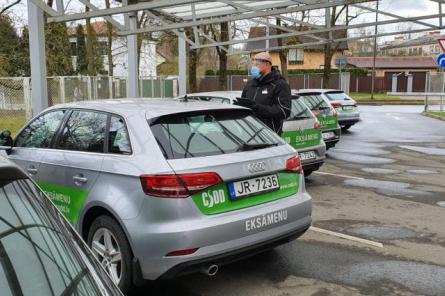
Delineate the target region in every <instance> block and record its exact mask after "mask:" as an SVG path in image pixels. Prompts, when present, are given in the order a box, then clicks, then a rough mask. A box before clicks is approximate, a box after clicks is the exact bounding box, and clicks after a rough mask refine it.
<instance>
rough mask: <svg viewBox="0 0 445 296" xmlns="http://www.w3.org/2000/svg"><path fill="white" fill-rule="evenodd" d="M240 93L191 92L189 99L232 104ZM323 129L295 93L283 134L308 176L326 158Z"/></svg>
mask: <svg viewBox="0 0 445 296" xmlns="http://www.w3.org/2000/svg"><path fill="white" fill-rule="evenodd" d="M240 96H241V92H240V91H214V92H202V93H195V94H190V95H188V99H197V100H200V101H207V102H217V103H223V104H231V103H232V102H233V101H234V100H235V99H236V98H237V97H240ZM321 128H322V127H321V124H320V122H319V121H318V119H317V118H316V117H315V115H314V114H313V113H312V112H311V110H310V109H309V107H307V106H306V105H305V104H304V103H303V102H302V100H300V97H298V96H292V110H291V114H290V116H289V118H288V119H286V121H284V123H283V133H282V135H281V137H282V138H283V139H284V140H285V141H286V142H287V143H288V144H289V145H291V146H292V147H293V148H295V150H297V151H298V155H299V156H300V158H301V162H302V163H303V169H304V175H305V177H308V176H309V175H310V174H312V172H314V171H316V170H318V169H319V168H320V167H321V166H322V165H323V163H324V161H325V159H326V145H325V143H324V141H323V138H322V133H321Z"/></svg>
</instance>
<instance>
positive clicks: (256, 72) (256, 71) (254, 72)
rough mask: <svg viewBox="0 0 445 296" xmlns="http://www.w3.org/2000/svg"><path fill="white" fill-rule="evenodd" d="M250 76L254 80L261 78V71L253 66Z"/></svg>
mask: <svg viewBox="0 0 445 296" xmlns="http://www.w3.org/2000/svg"><path fill="white" fill-rule="evenodd" d="M250 75H252V76H253V78H257V79H258V78H260V77H261V71H260V69H259V68H258V67H256V66H253V67H252V68H250Z"/></svg>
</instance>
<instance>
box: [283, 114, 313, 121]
mask: <svg viewBox="0 0 445 296" xmlns="http://www.w3.org/2000/svg"><path fill="white" fill-rule="evenodd" d="M307 118H310V117H309V116H304V115H300V116H298V115H296V116H294V117H290V118H289V119H288V120H292V119H307Z"/></svg>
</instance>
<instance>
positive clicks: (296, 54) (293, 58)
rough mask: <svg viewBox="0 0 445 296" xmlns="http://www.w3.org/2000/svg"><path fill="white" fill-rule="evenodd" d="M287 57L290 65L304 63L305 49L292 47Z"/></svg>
mask: <svg viewBox="0 0 445 296" xmlns="http://www.w3.org/2000/svg"><path fill="white" fill-rule="evenodd" d="M287 59H288V61H289V64H290V65H298V64H303V63H304V49H302V48H291V49H289V53H288V55H287Z"/></svg>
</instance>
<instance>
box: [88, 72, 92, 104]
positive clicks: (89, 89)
mask: <svg viewBox="0 0 445 296" xmlns="http://www.w3.org/2000/svg"><path fill="white" fill-rule="evenodd" d="M91 87H92V85H91V76H87V100H89V101H91V100H92V99H93V94H92V89H91Z"/></svg>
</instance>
